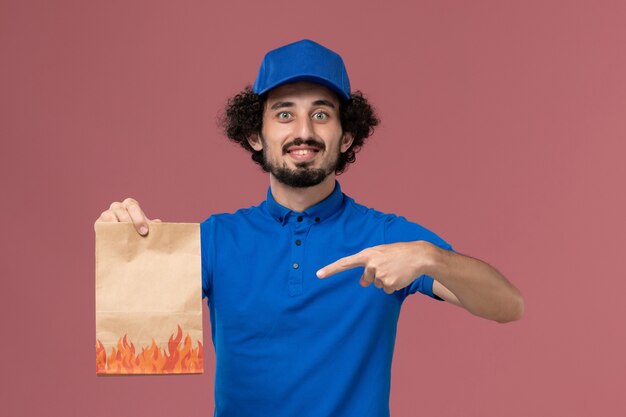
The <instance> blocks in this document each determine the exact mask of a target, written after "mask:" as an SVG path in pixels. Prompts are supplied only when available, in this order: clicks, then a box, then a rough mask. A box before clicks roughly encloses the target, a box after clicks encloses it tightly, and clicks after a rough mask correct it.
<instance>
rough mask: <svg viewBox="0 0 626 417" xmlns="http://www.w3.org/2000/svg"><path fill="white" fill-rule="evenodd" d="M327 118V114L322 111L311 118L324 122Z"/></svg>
mask: <svg viewBox="0 0 626 417" xmlns="http://www.w3.org/2000/svg"><path fill="white" fill-rule="evenodd" d="M328 117H329V116H328V113H326V112H323V111H318V112H317V113H315V114H313V118H314V119H317V120H326V119H328Z"/></svg>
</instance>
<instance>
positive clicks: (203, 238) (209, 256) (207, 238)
mask: <svg viewBox="0 0 626 417" xmlns="http://www.w3.org/2000/svg"><path fill="white" fill-rule="evenodd" d="M214 231H215V219H214V218H213V217H209V218H208V219H206V220H205V221H203V222H202V223H200V251H201V256H202V298H205V297H209V296H210V294H211V289H212V286H213V260H214V259H215V258H214V253H215V245H214V244H213V243H214V236H215V233H214Z"/></svg>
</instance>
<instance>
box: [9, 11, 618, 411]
mask: <svg viewBox="0 0 626 417" xmlns="http://www.w3.org/2000/svg"><path fill="white" fill-rule="evenodd" d="M380 4H382V3H381V2H379V1H377V2H367V1H363V0H361V1H344V2H334V1H316V2H313V3H310V2H306V3H305V2H302V3H298V4H294V2H285V1H272V2H239V1H223V2H209V1H185V2H182V1H181V2H156V1H99V2H95V1H89V2H87V1H55V2H52V1H43V0H42V1H23V0H21V1H18V0H15V1H6V0H5V1H2V2H1V4H0V51H1V53H0V60H1V64H0V137H1V140H2V142H1V143H2V148H1V152H0V158H1V161H0V162H1V163H0V172H1V181H2V184H1V186H2V188H1V189H2V194H3V197H2V217H3V218H4V226H3V232H2V233H1V234H0V235H1V239H2V262H1V266H0V268H1V275H2V291H1V294H2V315H1V316H0V320H2V323H1V324H2V326H1V327H0V329H1V332H0V334H2V345H1V346H2V347H1V351H2V353H1V354H2V357H3V359H2V364H3V365H2V373H3V376H4V377H3V380H4V381H5V382H4V383H3V386H4V388H3V389H2V394H1V398H2V400H1V401H2V404H0V409H1V410H2V414H3V415H7V416H8V415H64V416H93V417H97V416H111V415H117V416H171V415H186V416H207V415H211V413H212V407H213V383H212V380H213V371H214V356H213V353H212V352H211V353H210V355H209V357H208V358H207V362H208V364H209V365H208V366H207V371H206V372H205V374H204V375H202V376H184V377H129V378H118V377H111V378H107V377H96V376H95V372H94V347H93V346H94V343H95V342H94V338H95V324H94V317H95V315H94V291H95V290H94V232H93V226H92V225H93V222H94V220H95V219H96V218H97V217H98V216H99V214H100V212H101V211H103V210H104V209H106V208H107V207H108V205H109V204H110V203H111V202H112V201H115V200H121V199H123V198H125V197H127V196H133V197H135V198H136V199H137V200H139V201H140V202H141V204H142V206H143V207H144V208H145V210H146V213H147V214H148V216H150V217H160V218H162V219H164V220H169V221H189V222H199V221H202V220H204V219H205V218H206V217H208V215H209V214H210V213H214V212H223V211H233V210H235V209H237V208H240V207H243V206H250V205H255V204H257V203H259V202H260V201H261V200H262V199H263V198H264V195H265V192H266V190H267V186H268V179H267V177H266V175H264V174H262V173H261V172H260V171H259V170H258V169H257V168H256V166H255V165H253V163H252V162H251V161H249V157H248V156H247V155H246V154H244V152H243V151H242V150H239V149H238V148H236V147H235V146H233V145H231V144H230V143H228V142H227V140H226V139H225V138H224V137H223V136H222V134H221V133H220V132H219V130H218V129H217V127H216V125H215V115H216V113H217V112H218V110H219V109H221V108H222V107H223V104H224V102H225V100H226V98H227V97H229V96H230V95H232V94H233V93H235V92H237V91H238V90H239V89H240V88H242V87H243V86H244V85H245V84H246V83H251V82H252V81H253V80H254V77H255V75H256V71H257V68H258V65H259V63H260V61H261V58H262V56H263V54H264V53H265V52H266V51H267V50H269V49H271V48H274V47H276V46H279V45H281V44H284V43H286V42H290V41H295V40H298V39H301V38H304V37H310V38H313V39H315V40H318V41H319V42H321V43H324V44H326V45H328V46H329V47H331V48H333V49H335V50H337V51H338V52H340V53H341V54H342V55H343V57H344V59H345V61H346V63H347V66H348V71H349V73H350V76H351V80H352V84H353V87H355V88H357V89H361V90H363V91H364V92H365V93H366V94H367V95H368V97H369V98H370V99H371V101H372V102H373V103H375V105H376V106H377V108H378V109H379V111H380V115H381V117H382V120H383V124H382V126H381V127H380V129H379V130H378V131H377V133H376V134H375V136H374V137H373V138H372V139H371V141H370V143H369V144H368V145H367V146H366V147H365V148H364V150H363V152H362V153H360V154H359V155H358V158H357V164H356V165H354V166H352V167H351V169H350V170H349V171H348V172H347V173H346V174H345V175H343V176H342V177H340V181H341V182H342V188H343V189H344V191H345V192H346V193H347V194H349V195H351V196H352V197H354V198H355V199H356V200H357V201H359V202H361V203H363V204H366V205H369V206H372V207H375V208H377V209H379V210H382V211H386V212H393V213H399V214H403V215H405V216H406V217H407V218H409V219H411V220H413V221H416V222H418V223H421V224H423V225H425V226H426V227H429V228H431V229H432V230H434V231H435V232H436V233H438V234H440V235H441V236H442V237H444V239H446V240H447V241H449V242H450V243H451V244H452V245H453V246H454V247H455V249H457V250H458V251H460V252H462V253H466V254H469V255H471V256H474V257H477V258H480V259H483V260H485V261H486V262H488V263H490V264H491V265H493V266H494V267H496V268H497V269H498V270H500V271H501V272H502V273H503V274H504V275H506V276H507V277H508V278H509V279H510V280H511V281H512V282H514V283H515V284H516V285H517V286H518V287H519V288H520V289H521V291H522V292H523V294H524V296H525V300H526V315H525V317H524V319H523V320H522V321H520V322H516V323H512V324H507V325H499V324H497V323H494V322H489V321H486V320H483V319H480V318H477V317H474V316H471V315H470V314H468V313H466V312H464V311H462V310H460V309H457V308H455V307H454V306H451V305H447V304H444V303H437V302H434V301H432V300H429V299H427V298H425V297H419V296H415V297H414V298H411V299H410V300H408V301H407V303H406V304H405V305H404V308H403V311H402V315H401V320H400V324H399V330H398V339H397V343H396V355H395V357H394V364H393V380H392V395H391V411H392V415H393V416H395V417H403V416H404V417H412V416H417V415H423V416H441V417H447V416H477V417H478V416H480V417H489V416H493V417H500V416H512V417H514V416H571V417H574V416H590V415H602V416H622V415H624V412H625V410H626V405H625V404H626V400H625V399H624V395H623V391H624V386H625V383H626V381H625V379H626V378H625V376H626V363H625V361H624V358H623V353H624V352H626V333H625V330H624V329H625V325H624V317H625V315H626V307H624V303H623V301H622V300H621V299H622V298H623V297H624V293H625V291H626V284H625V280H624V278H625V273H626V268H625V267H624V253H623V252H624V243H623V242H624V239H623V236H624V235H625V233H626V221H624V212H626V210H625V209H626V207H625V206H626V204H625V203H626V201H625V200H626V193H625V192H624V188H625V184H624V183H625V181H624V180H625V179H626V164H624V162H623V160H624V155H625V152H626V146H625V144H624V143H625V139H626V113H625V109H626V77H625V75H624V74H626V49H625V45H626V24H624V22H625V21H626V6H625V3H624V2H621V1H613V2H609V1H591V0H590V1H587V2H583V1H576V2H572V1H563V2H556V1H523V2H522V1H520V2H501V1H474V2H465V1H457V2H452V1H420V2H408V1H407V2H400V1H396V2H386V3H385V4H386V6H385V7H382V6H380ZM205 323H207V327H206V332H205V344H206V345H207V346H210V347H212V345H211V341H210V329H209V327H208V323H209V321H208V313H207V310H206V307H205ZM7 388H9V389H8V390H7ZM331 388H332V387H331Z"/></svg>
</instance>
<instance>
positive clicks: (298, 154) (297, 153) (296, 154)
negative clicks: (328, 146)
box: [288, 149, 318, 161]
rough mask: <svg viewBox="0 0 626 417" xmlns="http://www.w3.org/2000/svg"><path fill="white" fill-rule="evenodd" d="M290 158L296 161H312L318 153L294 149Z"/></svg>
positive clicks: (315, 150)
mask: <svg viewBox="0 0 626 417" xmlns="http://www.w3.org/2000/svg"><path fill="white" fill-rule="evenodd" d="M288 153H289V156H291V158H292V159H295V160H296V161H310V160H311V159H313V158H315V155H316V154H317V153H318V150H317V149H293V150H291V151H289V152H288Z"/></svg>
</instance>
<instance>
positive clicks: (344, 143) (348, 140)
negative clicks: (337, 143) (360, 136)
mask: <svg viewBox="0 0 626 417" xmlns="http://www.w3.org/2000/svg"><path fill="white" fill-rule="evenodd" d="M353 141H354V136H353V135H352V133H348V132H346V133H344V134H343V137H342V138H341V153H344V152H345V151H347V150H348V148H349V147H350V145H352V142H353Z"/></svg>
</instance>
